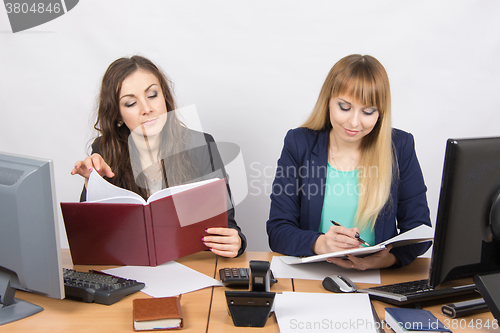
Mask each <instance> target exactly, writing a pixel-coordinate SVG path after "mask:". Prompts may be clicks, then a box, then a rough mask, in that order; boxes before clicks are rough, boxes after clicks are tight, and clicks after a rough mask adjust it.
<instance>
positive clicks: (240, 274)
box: [219, 268, 278, 288]
mask: <svg viewBox="0 0 500 333" xmlns="http://www.w3.org/2000/svg"><path fill="white" fill-rule="evenodd" d="M270 274H271V276H270V277H271V280H270V284H271V285H273V284H275V283H276V282H278V280H276V279H275V278H274V275H273V272H272V271H270ZM219 277H220V280H221V282H222V284H224V286H226V287H246V288H248V286H249V282H250V268H221V269H220V270H219Z"/></svg>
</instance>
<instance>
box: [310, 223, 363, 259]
mask: <svg viewBox="0 0 500 333" xmlns="http://www.w3.org/2000/svg"><path fill="white" fill-rule="evenodd" d="M361 244H362V242H361V241H360V240H359V229H358V228H351V229H348V228H346V227H343V226H340V225H332V226H331V227H330V229H328V231H327V232H326V233H325V234H323V235H320V236H319V237H318V239H317V240H316V242H315V243H314V246H313V252H314V253H316V254H325V253H331V252H338V251H345V250H349V249H355V248H358V247H361Z"/></svg>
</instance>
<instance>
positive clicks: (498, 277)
mask: <svg viewBox="0 0 500 333" xmlns="http://www.w3.org/2000/svg"><path fill="white" fill-rule="evenodd" d="M499 281H500V273H495V274H489V275H476V276H474V282H475V283H476V286H477V289H478V290H479V292H480V293H481V296H483V299H484V301H485V302H486V304H488V307H489V308H490V311H491V313H492V314H493V316H494V317H495V318H496V319H497V320H500V284H499Z"/></svg>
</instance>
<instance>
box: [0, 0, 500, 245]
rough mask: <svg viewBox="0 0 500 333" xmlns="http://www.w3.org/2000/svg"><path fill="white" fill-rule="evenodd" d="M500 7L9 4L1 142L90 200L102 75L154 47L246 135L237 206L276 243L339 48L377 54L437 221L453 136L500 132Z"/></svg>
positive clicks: (337, 1)
mask: <svg viewBox="0 0 500 333" xmlns="http://www.w3.org/2000/svg"><path fill="white" fill-rule="evenodd" d="M499 17H500V2H498V1H486V0H485V1H477V0H468V1H463V0H462V1H457V0H453V1H434V0H432V1H372V0H367V1H361V0H358V1H345V0H325V1H318V0H312V1H292V0H267V1H264V0H252V1H234V0H227V1H221V0H211V1H202V0H200V1H195V0H142V1H139V0H136V1H133V0H127V1H124V0H107V1H98V0H85V1H80V3H79V4H78V5H77V6H76V7H75V8H74V9H73V10H71V11H70V12H68V13H67V14H65V15H64V16H62V17H59V18H57V19H55V20H53V21H51V22H48V23H46V24H44V25H41V26H38V27H35V28H32V29H30V30H27V31H25V32H19V33H15V34H13V33H12V32H11V29H10V25H9V23H8V18H7V14H6V11H5V9H4V8H3V7H2V8H0V151H4V152H11V153H17V154H22V155H30V156H37V157H45V158H50V159H53V160H54V163H55V172H56V187H57V189H56V193H57V199H58V201H59V202H61V201H77V200H78V198H79V195H80V190H81V187H82V179H81V178H80V177H77V176H74V177H73V176H71V175H70V170H71V168H72V167H73V164H74V162H75V161H77V160H79V159H82V158H83V157H84V156H85V155H86V153H87V146H88V141H89V140H90V139H91V138H92V137H93V135H94V133H93V132H92V124H93V120H94V117H93V111H94V109H95V101H96V97H97V92H98V88H99V83H100V80H101V78H102V75H103V74H104V71H105V69H106V68H107V66H108V65H109V64H110V63H111V62H112V61H113V60H115V59H116V58H119V57H121V56H130V55H133V54H141V55H144V56H146V57H149V58H150V59H151V60H153V61H154V62H155V63H156V64H158V65H159V66H160V67H162V68H163V69H164V70H165V72H166V73H167V74H168V75H169V76H170V77H171V79H172V80H173V81H174V83H175V92H176V96H177V101H178V104H179V106H186V105H190V104H196V106H197V109H198V112H199V116H200V121H201V123H202V126H203V130H205V131H206V132H209V133H211V134H212V135H213V136H214V137H215V138H216V140H218V141H225V142H233V143H236V144H237V145H239V146H240V147H241V152H242V156H243V159H244V162H245V165H246V172H247V177H248V196H247V197H246V199H245V200H244V201H243V202H241V203H240V204H239V205H238V206H237V208H236V217H237V221H238V223H239V224H240V225H241V226H242V228H243V230H244V232H245V234H246V235H247V237H248V239H249V250H254V251H266V250H268V249H269V248H268V245H267V234H266V231H265V222H266V220H267V216H268V213H269V204H270V200H269V191H270V184H271V182H272V180H273V171H274V168H275V166H276V161H277V159H278V157H279V155H280V152H281V148H282V144H283V138H284V136H285V133H286V131H287V130H288V129H290V128H294V127H297V126H299V125H300V124H301V122H302V121H303V120H304V119H305V117H306V116H307V115H308V114H309V112H310V111H311V109H312V107H313V105H314V103H315V100H316V98H317V95H318V93H319V89H320V87H321V85H322V83H323V80H324V79H325V77H326V75H327V73H328V71H329V69H330V68H331V66H332V65H333V64H334V63H335V62H336V61H337V60H339V59H340V58H342V57H343V56H345V55H348V54H351V53H361V54H370V55H373V56H375V57H376V58H378V59H379V60H380V61H381V62H382V64H383V65H384V66H385V67H386V69H387V71H388V74H389V78H390V81H391V87H392V101H393V123H394V126H395V127H398V128H401V129H404V130H406V131H409V132H411V133H413V134H414V136H415V139H416V144H417V153H418V157H419V159H420V162H421V165H422V169H423V172H424V176H425V179H426V182H427V186H428V200H429V206H430V208H431V218H432V220H433V223H434V221H435V216H436V211H437V203H438V198H439V187H440V182H441V172H442V165H443V157H444V148H445V142H446V139H447V138H449V137H454V138H458V137H475V136H481V137H483V136H498V135H500V129H499V121H500V102H499V99H498V96H499V95H500V79H499V77H500V65H499V56H500V20H499V19H498V18H499ZM60 223H61V230H63V229H62V228H63V227H62V218H61V217H60ZM62 235H63V246H64V247H67V243H66V240H65V237H64V234H62Z"/></svg>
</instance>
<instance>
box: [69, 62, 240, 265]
mask: <svg viewBox="0 0 500 333" xmlns="http://www.w3.org/2000/svg"><path fill="white" fill-rule="evenodd" d="M170 86H171V83H170V82H169V80H168V79H167V78H166V76H165V75H164V74H163V73H162V72H161V71H160V69H159V68H158V67H157V66H156V65H155V64H153V63H152V62H151V61H150V60H148V59H146V58H144V57H141V56H132V57H130V58H120V59H117V60H115V61H114V62H113V63H111V65H110V66H109V67H108V69H107V70H106V72H105V74H104V77H103V79H102V84H101V91H100V95H99V106H98V109H97V120H96V122H95V125H94V128H95V129H96V130H97V131H98V133H99V136H98V137H97V138H96V139H95V141H94V142H93V144H92V151H93V152H92V155H91V156H88V157H86V158H85V159H84V160H83V161H78V162H76V163H75V167H74V168H73V169H72V170H71V174H73V175H74V174H79V175H81V176H83V177H84V178H85V187H84V189H83V191H82V195H81V199H80V200H81V201H85V198H86V184H87V181H88V178H89V176H90V173H91V171H92V170H93V169H95V170H96V171H97V172H98V173H99V174H100V175H102V176H104V177H105V178H106V179H107V180H108V181H109V182H110V183H112V184H114V185H116V186H119V187H122V188H125V189H128V190H131V191H133V192H136V193H138V194H139V195H141V196H142V197H143V198H145V199H147V198H148V197H149V196H150V195H152V194H153V193H155V192H157V191H158V190H161V189H163V188H166V187H170V186H173V185H180V184H185V183H189V182H194V181H198V180H203V179H207V178H213V177H220V178H226V177H227V175H226V174H225V170H224V165H223V163H222V160H221V158H220V155H219V152H218V150H217V148H216V145H215V142H214V140H213V138H212V136H210V135H209V134H206V133H200V132H196V131H193V130H189V129H188V128H186V127H185V126H184V125H183V124H182V123H181V122H180V121H179V119H178V118H177V116H176V114H175V111H174V110H175V109H176V105H175V101H174V98H173V94H172V91H171V87H170ZM227 188H228V195H229V196H230V190H229V185H228V186H227ZM228 226H229V228H209V229H208V230H207V233H209V234H210V235H209V236H205V237H204V239H203V241H204V243H205V245H206V246H207V247H209V248H210V250H211V251H212V252H214V253H215V254H218V255H221V256H226V257H235V256H237V255H240V254H241V253H243V252H244V250H245V248H246V239H245V236H244V235H243V233H242V232H241V229H240V228H239V227H238V225H237V224H236V221H235V220H234V208H233V207H231V208H230V209H228Z"/></svg>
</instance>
